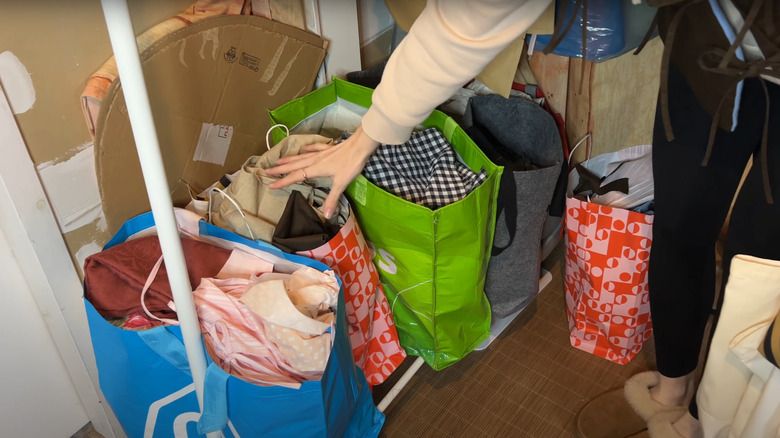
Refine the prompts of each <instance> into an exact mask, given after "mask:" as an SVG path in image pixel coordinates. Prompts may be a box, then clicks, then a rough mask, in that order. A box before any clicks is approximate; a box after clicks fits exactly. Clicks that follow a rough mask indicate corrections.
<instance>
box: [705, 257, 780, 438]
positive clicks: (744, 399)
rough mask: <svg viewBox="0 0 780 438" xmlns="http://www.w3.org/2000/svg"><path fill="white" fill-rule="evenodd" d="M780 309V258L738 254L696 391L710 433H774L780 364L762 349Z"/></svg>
mask: <svg viewBox="0 0 780 438" xmlns="http://www.w3.org/2000/svg"><path fill="white" fill-rule="evenodd" d="M778 311H780V261H776V260H768V259H761V258H757V257H751V256H747V255H736V256H734V257H733V258H732V259H731V273H730V274H729V279H728V283H726V290H725V293H724V296H723V306H722V308H721V314H720V318H719V319H718V324H717V326H716V327H715V333H714V334H713V337H712V341H711V342H710V347H709V352H708V354H707V362H706V364H705V367H704V374H703V376H702V380H701V383H700V384H699V389H698V391H697V393H696V403H697V405H698V411H699V420H700V421H701V424H702V429H703V430H704V436H705V437H707V438H714V437H723V438H758V437H766V438H775V437H776V436H778V433H780V369H778V368H777V367H776V366H774V365H773V364H772V363H770V362H769V361H767V360H766V359H765V358H764V357H763V356H761V355H760V354H759V352H758V346H759V345H760V344H761V342H762V341H763V339H764V337H765V336H766V332H767V328H768V327H769V325H770V324H771V323H772V321H773V320H774V318H775V315H777V312H778Z"/></svg>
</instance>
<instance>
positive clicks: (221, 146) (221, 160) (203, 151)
mask: <svg viewBox="0 0 780 438" xmlns="http://www.w3.org/2000/svg"><path fill="white" fill-rule="evenodd" d="M232 138H233V127H232V126H227V125H213V124H211V123H204V124H203V126H202V127H201V128H200V138H198V146H197V147H196V148H195V155H194V156H193V157H192V160H193V161H205V162H207V163H214V164H217V165H220V166H222V165H224V164H225V158H227V153H228V149H230V139H232Z"/></svg>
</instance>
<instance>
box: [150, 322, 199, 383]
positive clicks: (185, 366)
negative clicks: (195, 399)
mask: <svg viewBox="0 0 780 438" xmlns="http://www.w3.org/2000/svg"><path fill="white" fill-rule="evenodd" d="M137 333H138V337H139V338H141V340H142V341H144V343H145V344H146V345H147V346H148V347H149V348H151V349H152V351H154V352H155V353H157V354H158V355H159V356H160V357H162V358H163V359H165V360H167V361H168V363H170V364H171V365H173V366H175V367H176V368H178V369H179V371H181V372H183V373H184V374H186V375H188V376H192V373H191V372H190V363H189V361H188V360H187V350H186V349H185V348H184V343H183V342H182V341H181V340H179V338H177V337H176V335H174V334H173V333H172V332H171V331H170V330H168V328H167V327H160V328H157V329H151V330H139V331H138V332H137Z"/></svg>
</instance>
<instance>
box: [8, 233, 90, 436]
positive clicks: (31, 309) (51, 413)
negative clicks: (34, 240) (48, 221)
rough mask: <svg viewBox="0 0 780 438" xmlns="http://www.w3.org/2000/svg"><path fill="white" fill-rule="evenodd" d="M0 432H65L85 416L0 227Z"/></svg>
mask: <svg viewBox="0 0 780 438" xmlns="http://www.w3.org/2000/svg"><path fill="white" fill-rule="evenodd" d="M0 266H2V267H3V274H2V275H0V300H2V303H3V304H2V306H0V333H2V338H0V351H2V352H3V353H2V355H3V360H2V361H0V388H2V395H0V406H1V407H0V427H2V431H0V435H2V436H6V437H47V438H57V437H64V438H67V437H70V436H71V435H73V434H74V433H75V432H76V431H77V430H79V429H80V428H81V427H82V426H84V425H85V424H87V422H88V421H89V418H88V417H87V413H86V411H85V410H84V407H83V406H82V404H81V401H80V400H79V396H78V394H77V392H76V388H75V387H74V386H73V383H72V381H71V379H70V376H69V374H68V372H67V370H66V368H65V365H64V364H63V362H62V358H61V357H60V355H59V353H58V351H57V348H56V347H55V345H54V341H53V340H52V338H51V336H49V332H48V330H47V328H46V324H45V323H44V320H43V317H42V316H41V313H40V312H39V311H38V307H37V305H36V304H35V300H34V299H33V296H32V293H31V291H30V287H29V285H28V284H27V281H26V280H25V277H24V275H23V273H22V270H21V267H20V266H19V263H18V261H17V259H16V256H15V255H14V253H13V251H12V249H11V247H10V245H9V242H8V239H7V237H6V233H5V232H4V230H3V229H2V228H0Z"/></svg>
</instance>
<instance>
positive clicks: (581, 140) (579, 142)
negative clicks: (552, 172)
mask: <svg viewBox="0 0 780 438" xmlns="http://www.w3.org/2000/svg"><path fill="white" fill-rule="evenodd" d="M588 138H590V132H589V133H587V134H585V136H584V137H582V139H580V141H578V142H577V144H575V145H574V147H573V148H571V150H570V151H569V167H571V158H572V157H573V156H574V151H575V150H576V149H577V148H578V147H579V146H580V145H581V144H582V143H583V142H584V141H585V140H587V139H588ZM590 152H591V151H590V149H588V155H587V157H585V161H588V160H590ZM585 199H587V201H588V202H590V195H587V196H585Z"/></svg>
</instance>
